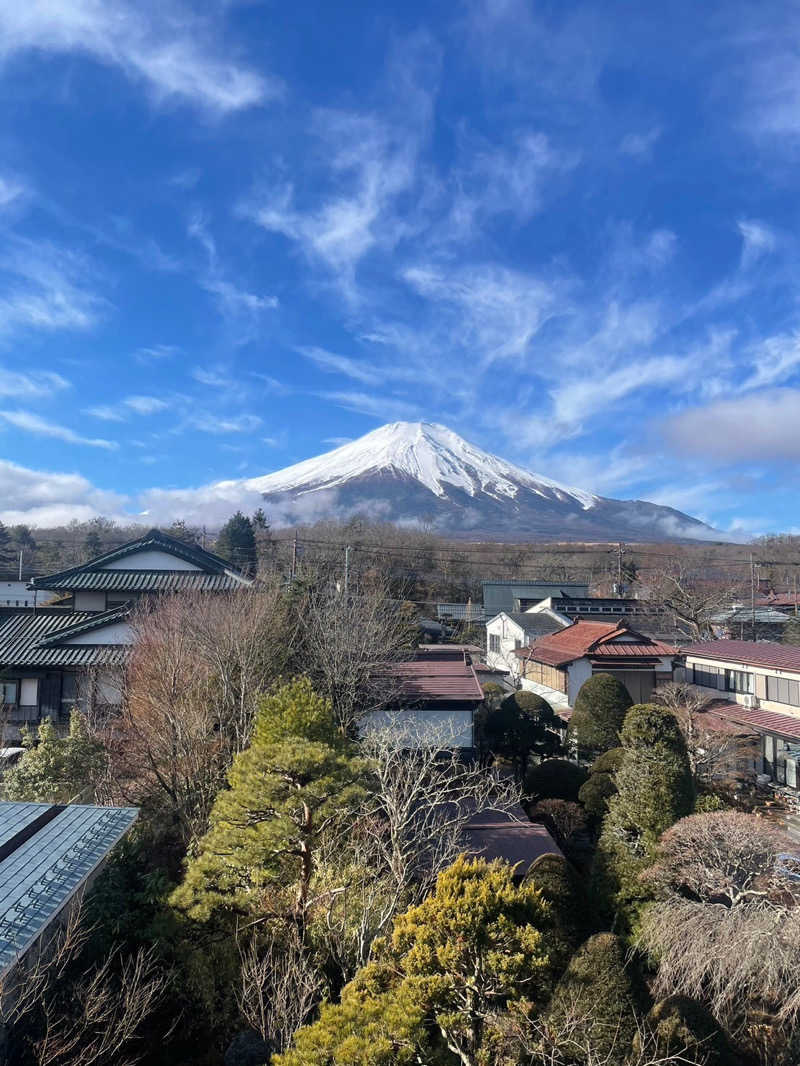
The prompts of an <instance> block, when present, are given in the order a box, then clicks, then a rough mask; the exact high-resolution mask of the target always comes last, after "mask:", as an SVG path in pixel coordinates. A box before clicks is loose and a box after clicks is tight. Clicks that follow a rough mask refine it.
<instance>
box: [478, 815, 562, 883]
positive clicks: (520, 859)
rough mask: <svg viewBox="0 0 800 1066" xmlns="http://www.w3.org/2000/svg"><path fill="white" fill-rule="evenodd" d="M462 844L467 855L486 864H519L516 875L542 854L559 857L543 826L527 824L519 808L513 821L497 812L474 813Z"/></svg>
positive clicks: (555, 845) (534, 823)
mask: <svg viewBox="0 0 800 1066" xmlns="http://www.w3.org/2000/svg"><path fill="white" fill-rule="evenodd" d="M464 844H465V846H466V850H467V851H468V852H469V854H470V855H478V856H480V857H481V858H483V859H486V860H487V861H491V860H492V859H505V861H506V862H508V863H510V864H511V865H512V866H516V865H517V864H521V867H522V868H521V869H520V870H519V871H518V872H519V873H520V874H525V873H527V872H528V869H529V868H530V866H531V865H532V864H533V863H534V862H536V860H537V859H538V858H540V857H541V856H542V855H561V854H562V852H561V849H560V848H559V846H558V844H556V842H555V840H553V838H552V836H551V835H550V833H549V832H548V831H547V828H546V826H543V825H541V823H539V822H530V821H529V820H528V818H527V817H526V815H525V814H524V812H523V811H522V809H521V808H520V810H519V813H518V815H517V819H516V820H515V819H514V818H512V817H511V816H509V815H508V814H503V813H500V812H498V811H478V812H477V813H476V814H474V815H473V817H472V818H471V819H470V821H469V823H468V825H467V826H466V828H465V830H464Z"/></svg>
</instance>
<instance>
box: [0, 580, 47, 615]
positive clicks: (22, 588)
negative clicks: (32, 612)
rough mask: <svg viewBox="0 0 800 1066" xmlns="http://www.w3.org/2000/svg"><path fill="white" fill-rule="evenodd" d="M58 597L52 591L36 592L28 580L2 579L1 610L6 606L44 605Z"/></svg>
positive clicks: (15, 607) (0, 582)
mask: <svg viewBox="0 0 800 1066" xmlns="http://www.w3.org/2000/svg"><path fill="white" fill-rule="evenodd" d="M55 598H56V594H55V593H52V592H39V593H37V592H35V591H34V590H33V589H31V588H30V587H29V584H28V582H27V581H16V580H10V579H7V580H4V581H0V610H3V609H5V608H13V609H17V608H20V607H22V608H25V607H36V606H37V605H43V604H45V603H48V602H50V601H51V600H53V599H55Z"/></svg>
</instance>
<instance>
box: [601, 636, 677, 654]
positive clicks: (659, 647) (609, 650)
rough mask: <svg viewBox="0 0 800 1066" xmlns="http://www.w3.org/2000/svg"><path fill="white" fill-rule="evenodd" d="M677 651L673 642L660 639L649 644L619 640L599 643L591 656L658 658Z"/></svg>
mask: <svg viewBox="0 0 800 1066" xmlns="http://www.w3.org/2000/svg"><path fill="white" fill-rule="evenodd" d="M677 653H678V649H677V648H675V647H673V646H672V645H671V644H663V643H662V642H661V641H660V640H653V641H650V643H648V644H634V643H633V642H632V641H627V640H617V641H614V642H613V643H611V644H599V645H598V646H597V647H596V648H592V652H591V656H592V658H593V659H595V658H601V659H602V658H606V659H642V658H656V659H658V658H660V657H661V656H662V655H677Z"/></svg>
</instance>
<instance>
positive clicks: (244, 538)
mask: <svg viewBox="0 0 800 1066" xmlns="http://www.w3.org/2000/svg"><path fill="white" fill-rule="evenodd" d="M216 548H217V554H218V555H221V556H222V558H223V559H227V560H228V562H230V563H232V564H233V565H234V566H235V567H237V568H238V569H239V570H241V571H243V572H244V573H245V574H254V573H255V572H256V568H257V566H258V553H257V551H256V538H255V533H254V531H253V523H252V522H251V521H250V519H249V518H248V517H247V516H246V515H243V514H242V512H241V511H237V512H236V514H235V515H233V516H232V517H231V518H229V519H228V521H227V522H226V523H225V525H224V526H223V527H222V529H221V530H220V531H219V536H218V537H217V545H216Z"/></svg>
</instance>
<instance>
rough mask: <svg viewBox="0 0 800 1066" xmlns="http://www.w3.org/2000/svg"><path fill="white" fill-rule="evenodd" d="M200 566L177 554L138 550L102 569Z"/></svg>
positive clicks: (166, 568)
mask: <svg viewBox="0 0 800 1066" xmlns="http://www.w3.org/2000/svg"><path fill="white" fill-rule="evenodd" d="M200 569H201V568H200V567H199V566H195V565H194V563H187V562H186V561H185V560H184V559H181V558H179V557H178V556H177V555H171V554H170V553H169V552H162V551H154V550H148V551H140V552H133V554H131V555H126V556H125V558H124V559H115V560H114V562H113V563H106V564H105V565H104V566H103V570H194V571H198V570H200Z"/></svg>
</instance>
